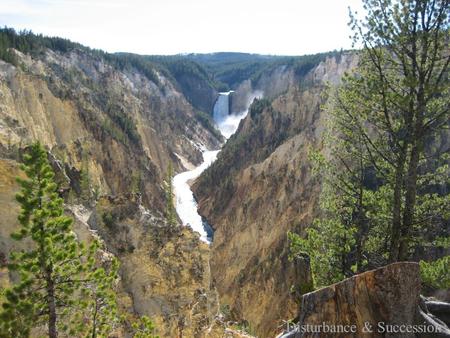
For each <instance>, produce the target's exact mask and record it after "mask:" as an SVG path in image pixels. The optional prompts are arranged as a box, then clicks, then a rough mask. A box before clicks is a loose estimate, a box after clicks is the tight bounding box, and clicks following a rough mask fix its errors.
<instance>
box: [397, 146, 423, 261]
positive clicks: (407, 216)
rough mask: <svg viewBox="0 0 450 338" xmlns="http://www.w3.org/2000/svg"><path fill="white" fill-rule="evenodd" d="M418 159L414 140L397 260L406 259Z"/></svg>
mask: <svg viewBox="0 0 450 338" xmlns="http://www.w3.org/2000/svg"><path fill="white" fill-rule="evenodd" d="M419 159H420V142H419V141H416V142H415V144H414V146H413V148H412V150H411V156H410V161H409V166H408V176H407V177H406V193H405V210H404V212H403V224H402V229H401V233H400V247H399V260H401V261H404V260H407V259H408V246H409V234H410V232H411V228H412V226H413V222H414V210H415V207H416V194H417V167H418V166H419Z"/></svg>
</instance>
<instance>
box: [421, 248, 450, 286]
mask: <svg viewBox="0 0 450 338" xmlns="http://www.w3.org/2000/svg"><path fill="white" fill-rule="evenodd" d="M449 267H450V256H445V257H442V258H440V259H437V260H435V261H434V262H429V263H428V262H425V261H420V274H421V276H422V282H423V283H424V284H426V285H428V286H431V287H434V288H436V289H443V290H448V289H449V288H450V269H449Z"/></svg>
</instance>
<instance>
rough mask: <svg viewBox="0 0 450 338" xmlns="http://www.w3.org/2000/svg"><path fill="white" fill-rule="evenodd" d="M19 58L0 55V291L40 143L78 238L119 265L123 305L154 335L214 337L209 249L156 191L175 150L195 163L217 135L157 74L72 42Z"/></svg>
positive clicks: (175, 159)
mask: <svg viewBox="0 0 450 338" xmlns="http://www.w3.org/2000/svg"><path fill="white" fill-rule="evenodd" d="M17 55H18V58H19V62H20V64H21V66H20V67H15V66H13V65H11V64H8V63H5V62H3V61H0V211H1V217H0V287H3V286H5V285H8V284H9V276H8V274H7V271H6V269H4V264H5V263H7V259H8V256H9V252H10V251H11V250H17V249H20V248H21V247H19V246H18V243H16V242H14V241H13V240H12V239H11V238H10V233H11V232H13V231H15V229H16V227H17V226H18V222H17V215H18V212H19V210H18V204H17V203H16V202H15V198H14V195H15V193H16V192H17V190H18V185H17V183H16V182H15V176H17V175H21V174H22V173H21V172H20V170H19V160H20V156H21V154H22V151H23V148H24V146H25V145H27V144H28V143H31V142H33V141H35V140H40V142H41V143H42V144H43V145H44V146H45V147H46V148H47V149H48V151H49V157H50V160H51V164H52V166H53V168H54V169H55V171H56V178H57V180H58V183H59V185H60V188H61V194H62V195H63V196H64V197H65V201H66V205H67V208H68V210H67V213H68V214H71V215H72V216H73V217H74V218H75V222H74V230H75V232H76V234H77V236H78V237H79V238H80V239H82V240H85V241H89V240H91V239H92V236H100V239H101V240H103V241H104V243H105V245H106V247H107V249H108V250H109V251H110V252H111V253H113V254H115V255H116V256H117V257H118V258H119V260H120V261H121V270H120V274H121V279H122V282H121V292H120V295H119V303H120V307H121V308H122V309H124V310H125V312H126V313H127V314H128V315H131V316H132V315H133V314H136V313H137V314H145V315H148V316H150V317H152V318H153V319H154V320H155V322H156V323H157V328H158V330H159V332H158V334H159V335H160V336H161V337H176V336H178V335H181V334H183V332H184V336H188V337H202V336H204V335H206V333H207V331H208V332H213V333H214V332H215V334H210V335H209V336H210V337H215V336H220V334H221V333H220V332H222V333H223V332H224V330H225V327H224V326H220V325H216V324H215V323H216V322H215V316H216V314H217V307H218V303H217V297H216V294H215V292H214V290H213V289H211V287H210V273H209V248H208V247H207V246H206V245H205V244H203V243H202V242H201V241H200V240H199V238H198V235H197V234H195V233H194V232H193V231H191V230H190V229H189V228H185V227H181V226H175V227H172V228H170V227H168V225H167V224H166V223H165V220H164V210H165V206H166V195H165V191H164V188H163V187H164V180H165V179H166V174H167V167H168V164H169V163H170V162H173V163H174V168H175V171H180V170H182V169H183V167H182V164H181V162H180V160H179V159H178V156H179V157H181V158H183V159H185V160H187V161H189V162H191V163H194V164H197V163H199V162H201V159H202V156H201V151H200V150H199V149H198V148H197V146H196V144H199V143H201V144H203V145H205V146H207V147H209V148H211V149H213V148H215V147H218V145H219V143H220V140H218V139H217V138H216V137H215V136H214V133H212V132H211V131H210V130H208V129H207V128H204V127H203V126H202V124H201V123H200V122H199V121H198V120H197V119H196V118H195V117H196V111H195V109H194V107H193V106H192V105H191V104H190V103H189V101H188V100H187V99H186V97H185V96H184V95H183V93H182V92H181V91H180V90H179V89H178V87H177V85H175V84H173V83H172V82H171V80H169V79H168V78H166V77H164V76H163V75H162V74H157V75H158V83H155V82H153V81H152V80H151V79H149V78H148V77H147V76H146V75H145V74H143V73H141V72H140V71H139V70H138V69H133V68H130V69H126V70H124V69H120V68H118V67H116V66H114V65H113V64H110V63H108V62H107V60H105V59H103V58H102V57H101V56H98V55H96V54H90V53H88V52H86V51H83V50H77V49H75V50H72V51H70V52H66V53H62V52H55V51H52V50H49V49H44V50H42V51H41V52H40V53H37V54H36V55H33V57H30V56H29V55H23V54H21V53H19V52H17ZM175 154H176V155H178V156H176V155H175ZM80 204H84V206H80ZM108 213H112V218H110V219H109V220H111V222H107V223H108V225H105V222H104V218H103V216H104V215H106V214H108ZM20 244H24V245H25V247H26V245H27V243H20Z"/></svg>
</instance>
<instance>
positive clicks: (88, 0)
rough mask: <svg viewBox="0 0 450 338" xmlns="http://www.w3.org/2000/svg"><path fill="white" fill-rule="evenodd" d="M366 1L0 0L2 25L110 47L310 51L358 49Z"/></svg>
mask: <svg viewBox="0 0 450 338" xmlns="http://www.w3.org/2000/svg"><path fill="white" fill-rule="evenodd" d="M349 6H350V7H351V8H352V9H354V10H357V11H358V12H361V0H270V1H268V0H227V1H217V0H127V1H124V0H0V25H1V26H5V25H6V26H8V27H13V28H15V29H17V30H21V29H28V30H29V29H31V30H32V31H33V32H34V33H42V34H44V35H49V36H59V37H64V38H68V39H70V40H72V41H75V42H79V43H81V44H83V45H87V46H89V47H92V48H97V49H103V50H105V51H108V52H130V53H138V54H179V53H210V52H222V51H227V52H231V51H232V52H249V53H260V54H273V55H304V54H313V53H318V52H325V51H330V50H334V49H337V50H339V49H341V48H343V49H349V48H351V39H350V38H349V35H350V33H351V32H350V29H349V28H348V26H347V23H348V21H349V17H348V7H349Z"/></svg>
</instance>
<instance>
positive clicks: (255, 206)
mask: <svg viewBox="0 0 450 338" xmlns="http://www.w3.org/2000/svg"><path fill="white" fill-rule="evenodd" d="M355 64H356V57H355V56H354V55H352V54H343V55H341V56H339V57H330V58H326V59H325V60H324V61H322V62H320V63H319V64H318V65H316V66H314V67H312V69H310V70H308V71H306V73H305V74H303V73H302V72H297V73H296V72H294V70H293V69H292V68H291V69H290V68H289V67H284V68H275V70H274V71H273V72H272V73H271V74H272V75H270V74H269V75H267V76H266V77H265V78H266V79H267V80H268V81H269V82H268V83H266V84H265V85H264V86H263V82H264V76H263V77H261V79H260V81H262V83H261V84H260V85H259V86H260V87H259V88H261V90H263V91H264V88H271V89H266V91H265V93H264V94H265V96H266V97H271V96H272V97H273V96H276V98H275V99H273V100H272V101H269V100H260V101H257V102H254V104H253V105H252V107H251V108H250V111H249V114H248V115H247V117H246V118H245V119H244V120H243V122H241V124H240V126H239V129H238V131H237V132H236V134H235V135H233V136H232V137H231V138H230V139H229V141H228V142H227V143H226V145H225V146H224V148H223V150H222V152H221V153H220V154H219V156H218V159H217V161H216V162H215V163H214V164H213V165H212V166H211V167H210V168H209V169H208V170H207V171H206V172H205V173H204V174H203V175H202V176H201V177H200V178H199V180H198V181H197V182H196V183H195V185H194V192H195V194H196V196H197V198H198V201H199V207H200V212H201V213H202V214H203V215H204V216H205V217H206V218H207V219H208V221H209V223H210V224H212V225H213V226H214V229H215V236H214V242H213V245H212V256H211V274H212V277H213V282H214V285H215V286H216V287H217V290H218V292H219V294H220V298H221V302H222V304H226V305H228V306H229V307H230V309H231V313H232V315H233V316H234V318H235V319H237V320H242V321H248V322H249V323H250V326H251V327H252V328H253V330H254V331H255V332H256V333H257V334H258V335H259V336H260V337H270V336H271V334H273V333H274V332H275V331H276V328H277V325H279V324H280V321H281V320H282V319H283V318H289V316H291V315H292V314H294V313H295V312H296V308H297V306H296V304H295V300H296V295H298V294H299V293H302V292H305V290H308V288H309V287H310V284H311V282H310V276H309V271H308V264H307V263H306V262H303V261H294V262H289V260H288V243H287V236H286V232H287V231H289V230H294V229H295V230H300V229H302V228H304V227H305V226H307V225H308V224H309V223H310V222H311V220H312V217H313V215H314V213H315V209H316V202H317V198H318V193H319V190H320V186H319V184H318V182H315V181H314V179H313V177H312V175H311V170H310V165H309V163H308V149H309V148H310V147H311V146H312V145H314V146H317V145H318V144H319V141H320V137H319V136H320V134H321V131H322V130H323V127H324V126H323V125H324V123H323V121H322V117H321V114H320V105H321V104H322V103H323V102H324V101H323V100H324V99H323V97H322V95H321V94H322V93H323V90H324V87H325V83H326V82H327V81H330V82H334V83H337V82H338V81H339V78H340V77H341V76H342V75H343V73H344V72H345V71H347V70H349V69H351V68H352V67H354V66H355ZM277 74H278V75H277ZM277 77H281V78H282V79H283V80H280V81H275V82H273V81H274V79H277ZM272 82H273V83H275V84H276V83H278V84H279V85H277V86H273V87H272V86H270V84H271V83H272ZM243 86H247V88H249V85H248V84H244V85H243ZM253 86H254V85H253V84H252V86H251V88H252V90H254V89H255V88H254V87H253ZM270 90H272V91H270ZM242 92H243V95H244V94H245V92H248V91H247V90H242ZM238 94H239V93H238ZM294 286H295V287H296V288H294Z"/></svg>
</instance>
